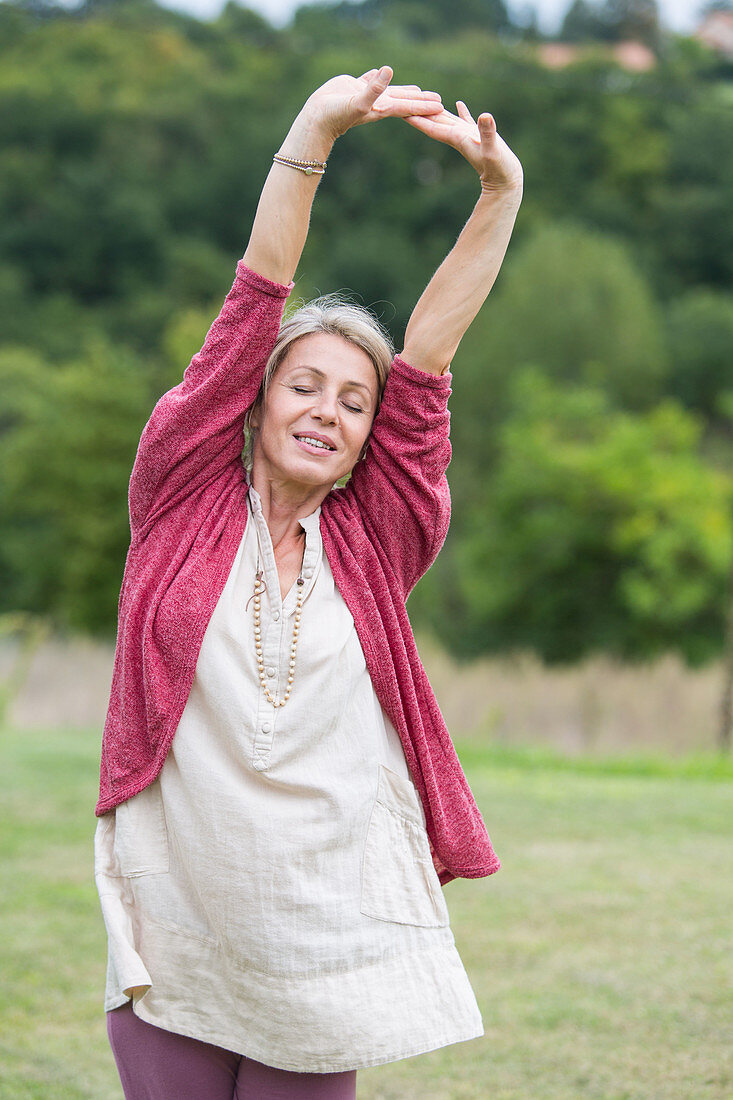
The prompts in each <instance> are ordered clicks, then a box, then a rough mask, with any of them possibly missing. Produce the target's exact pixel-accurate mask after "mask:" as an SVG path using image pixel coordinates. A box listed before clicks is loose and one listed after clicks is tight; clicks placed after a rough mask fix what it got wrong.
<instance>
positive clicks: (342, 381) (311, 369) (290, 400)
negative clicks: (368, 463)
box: [252, 332, 378, 490]
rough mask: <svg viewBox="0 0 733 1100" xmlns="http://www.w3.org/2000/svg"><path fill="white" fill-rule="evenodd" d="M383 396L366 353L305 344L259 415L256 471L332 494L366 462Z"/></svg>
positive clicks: (290, 356)
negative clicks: (368, 442) (362, 456)
mask: <svg viewBox="0 0 733 1100" xmlns="http://www.w3.org/2000/svg"><path fill="white" fill-rule="evenodd" d="M377 395H378V387H377V375H376V371H375V369H374V365H373V363H372V361H371V359H370V358H369V356H368V355H367V354H366V352H365V351H362V349H361V348H358V347H356V346H355V345H354V344H352V343H350V342H349V341H348V340H346V339H344V337H342V336H334V335H331V334H327V333H322V332H314V333H310V334H309V335H308V336H302V337H301V338H300V339H299V340H296V342H295V343H294V344H292V345H291V347H290V349H289V351H288V353H287V355H286V356H285V358H284V359H283V361H282V362H281V363H280V365H279V366H278V368H277V370H276V371H275V374H274V375H273V377H272V380H271V382H270V386H269V388H268V391H267V395H266V398H265V404H264V408H261V409H258V410H257V411H256V412H255V413H253V416H252V425H253V427H255V428H256V429H257V434H256V436H255V440H254V449H253V470H256V471H257V475H258V476H264V477H267V478H269V479H271V480H277V481H281V482H282V481H286V482H297V483H300V484H302V485H308V486H312V487H316V486H319V487H323V488H326V489H327V490H330V489H331V487H332V486H333V485H334V484H335V482H337V481H338V480H339V478H341V477H343V476H344V475H345V474H347V473H349V471H350V470H352V469H353V467H354V466H355V465H356V462H357V461H358V459H359V455H360V453H361V450H362V447H363V446H364V444H365V442H366V440H367V436H368V435H369V431H370V429H371V426H372V420H373V419H374V413H375V411H376V407H377Z"/></svg>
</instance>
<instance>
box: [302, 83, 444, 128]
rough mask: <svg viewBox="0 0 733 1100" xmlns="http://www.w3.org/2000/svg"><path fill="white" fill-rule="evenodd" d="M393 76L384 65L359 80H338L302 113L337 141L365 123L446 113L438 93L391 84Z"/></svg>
mask: <svg viewBox="0 0 733 1100" xmlns="http://www.w3.org/2000/svg"><path fill="white" fill-rule="evenodd" d="M393 75H394V74H393V72H392V69H391V68H390V67H389V65H382V67H381V69H370V71H369V72H367V73H363V74H362V75H361V76H359V77H356V76H347V75H345V74H344V75H341V76H334V77H332V78H331V79H330V80H327V81H326V83H325V84H323V85H321V87H320V88H317V89H316V91H315V92H313V93H312V95H310V96H309V97H308V99H307V100H306V103H305V106H304V107H303V111H302V112H301V113H302V114H304V115H305V116H306V117H307V118H308V121H309V122H310V123H311V124H312V125H315V126H316V127H318V128H319V129H322V131H323V133H324V135H325V136H326V137H327V138H328V139H329V140H330V141H335V140H336V138H337V137H340V136H341V135H342V134H345V133H346V131H347V130H350V129H351V128H352V127H353V126H360V125H361V124H362V123H364V122H373V121H374V120H376V119H379V118H407V117H408V116H414V115H418V116H424V115H434V114H437V113H439V112H440V111H442V109H443V105H442V103H441V99H440V95H439V94H438V92H424V91H423V90H422V89H421V88H419V87H418V86H417V85H416V84H391V83H390V81H391V80H392V77H393Z"/></svg>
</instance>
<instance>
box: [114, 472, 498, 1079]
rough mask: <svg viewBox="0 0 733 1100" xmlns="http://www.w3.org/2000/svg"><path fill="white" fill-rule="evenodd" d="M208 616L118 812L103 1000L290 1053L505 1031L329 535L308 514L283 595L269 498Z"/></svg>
mask: <svg viewBox="0 0 733 1100" xmlns="http://www.w3.org/2000/svg"><path fill="white" fill-rule="evenodd" d="M249 502H250V507H251V510H252V516H251V522H248V523H247V525H246V527H245V532H244V536H243V538H242V542H241V544H240V546H239V549H238V551H237V554H236V557H235V560H234V563H233V565H232V568H231V571H230V574H229V577H228V579H227V582H226V585H225V587H224V589H223V591H222V594H221V596H220V598H219V601H218V603H217V606H216V608H215V610H214V613H213V615H212V617H211V620H210V622H209V625H208V627H207V630H206V634H205V636H204V640H203V644H202V646H201V650H200V653H199V657H198V663H197V666H196V674H195V678H194V681H193V685H192V687H191V691H190V693H189V696H188V700H187V702H186V706H185V709H184V712H183V714H182V716H181V720H180V723H179V725H178V728H177V730H176V734H175V737H174V739H173V743H172V745H171V748H170V750H169V752H168V756H167V758H166V760H165V763H164V765H163V768H162V771H161V772H160V775H159V776H158V778H157V779H156V780H155V782H154V783H152V784H150V785H149V786H148V787H146V788H145V789H144V790H143V791H141V792H140V793H139V794H137V795H135V796H134V797H133V798H130V799H128V801H127V802H124V803H122V804H121V805H120V806H118V807H117V809H116V810H113V811H111V812H110V813H108V814H105V815H104V816H103V817H100V818H99V820H98V823H97V829H96V835H95V875H96V882H97V888H98V891H99V896H100V901H101V906H102V912H103V916H104V920H105V924H106V928H107V934H108V963H107V981H106V991H105V1000H104V1007H105V1010H107V1011H109V1010H111V1009H113V1008H116V1007H119V1006H120V1005H122V1004H125V1003H126V1002H127V1001H128V1000H129V999H130V998H131V996H132V1000H133V1009H134V1011H135V1013H136V1014H137V1015H138V1016H139V1017H140V1018H141V1019H143V1020H146V1021H147V1022H148V1023H151V1024H154V1025H156V1026H157V1027H162V1028H164V1029H166V1030H168V1031H173V1032H177V1033H179V1034H181V1035H188V1036H191V1037H192V1038H195V1039H201V1040H204V1041H206V1042H209V1043H215V1044H216V1045H217V1046H221V1047H224V1048H226V1049H228V1050H233V1051H235V1052H237V1053H239V1054H243V1055H246V1056H247V1057H250V1058H254V1059H255V1060H257V1061H260V1062H264V1063H265V1064H267V1065H271V1066H276V1067H278V1068H280V1069H286V1070H295V1071H300V1072H316V1073H327V1072H338V1071H343V1070H350V1069H358V1068H362V1067H367V1066H374V1065H379V1064H381V1063H384V1062H391V1061H395V1060H397V1059H400V1058H407V1057H410V1056H411V1055H416V1054H421V1053H424V1052H425V1051H429V1050H434V1049H436V1048H437V1047H441V1046H445V1045H448V1044H450V1043H456V1042H461V1041H463V1040H466V1039H473V1038H476V1037H478V1036H480V1035H483V1034H484V1031H483V1023H482V1019H481V1014H480V1011H479V1008H478V1005H477V1003H476V998H475V996H474V993H473V990H472V989H471V986H470V983H469V980H468V977H467V975H466V972H465V969H464V967H463V964H462V962H461V959H460V956H459V954H458V952H457V950H456V946H455V940H454V937H453V934H452V932H451V929H450V925H449V914H448V910H447V908H446V904H445V900H444V898H443V893H442V888H441V886H440V883H439V881H438V876H437V873H436V871H435V869H434V867H433V863H432V859H431V855H430V846H429V841H428V837H427V832H426V830H425V812H424V810H423V807H422V802H421V800H420V797H419V794H418V792H417V789H416V787H415V785H414V783H413V781H412V778H411V776H410V772H409V769H408V766H407V762H406V759H405V755H404V751H403V748H402V743H401V741H400V738H399V735H398V734H397V731H396V730H395V729H394V727H393V726H392V724H391V723H390V721H389V719H388V718H387V716H386V714H385V712H384V710H383V708H382V707H381V705H380V703H379V701H378V699H377V697H376V695H375V692H374V688H373V686H372V682H371V678H370V676H369V673H368V672H367V669H366V664H365V661H364V655H363V652H362V649H361V645H360V643H359V639H358V636H357V634H356V629H355V626H354V620H353V618H352V616H351V613H350V612H349V610H348V608H347V607H346V604H345V603H344V600H343V598H342V596H341V594H340V593H339V591H338V589H337V588H336V585H335V583H334V580H333V576H332V573H331V569H330V567H329V564H328V559H327V558H326V556H325V554H324V553H323V547H322V543H321V534H320V526H319V519H320V511H321V510H320V507H319V508H318V509H316V511H315V512H313V513H311V514H310V515H308V516H304V517H303V518H302V519H300V520H299V522H300V525H301V527H302V528H303V529H304V531H305V534H306V537H305V550H304V558H303V567H302V573H303V577H304V579H305V586H304V588H303V604H302V618H301V625H300V632H299V640H298V647H297V656H296V665H295V672H294V683H293V689H292V694H291V695H290V698H289V699H288V702H287V703H286V705H285V706H284V707H275V706H273V705H272V703H270V702H269V701H268V699H267V696H266V695H265V692H264V691H263V689H262V686H261V684H260V680H259V673H258V668H257V659H256V655H255V646H254V626H253V613H254V612H253V601H251V600H250V597H251V595H252V592H253V589H254V579H255V570H256V563H257V560H258V553H259V562H260V567H261V568H262V569H263V572H264V581H265V585H266V592H265V593H263V596H262V602H261V629H262V649H263V655H264V662H265V674H266V677H267V683H268V687H269V690H270V693H271V694H272V695H273V696H274V697H275V698H280V697H282V696H283V695H284V693H285V691H286V688H287V678H288V670H289V662H290V647H291V644H292V636H293V634H292V626H293V615H294V611H295V606H296V600H297V585H293V587H292V588H291V589H290V591H289V592H288V593H287V595H286V597H285V599H284V600H283V599H281V594H280V585H279V579H278V574H277V566H276V562H275V555H274V551H273V547H272V541H271V538H270V534H269V529H268V527H267V523H266V521H265V518H264V515H263V512H262V506H261V501H260V499H259V496H258V494H257V492H256V491H255V490H254V488H252V487H250V489H249Z"/></svg>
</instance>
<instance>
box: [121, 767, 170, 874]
mask: <svg viewBox="0 0 733 1100" xmlns="http://www.w3.org/2000/svg"><path fill="white" fill-rule="evenodd" d="M114 850H115V855H116V857H117V861H118V863H119V868H120V874H122V875H125V876H126V877H127V878H139V877H140V876H142V875H164V874H167V873H168V871H169V870H170V852H169V849H168V827H167V825H166V820H165V811H164V809H163V796H162V794H161V790H160V780H159V779H156V780H154V782H152V783H150V784H149V785H148V786H147V787H145V789H144V790H142V791H140V792H139V793H138V794H136V795H133V797H132V798H128V800H127V801H126V802H121V803H120V805H119V806H118V807H117V808H116V810H115V841H114Z"/></svg>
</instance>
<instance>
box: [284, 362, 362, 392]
mask: <svg viewBox="0 0 733 1100" xmlns="http://www.w3.org/2000/svg"><path fill="white" fill-rule="evenodd" d="M293 370H309V371H310V372H311V374H317V375H318V377H319V378H325V377H326V372H325V371H322V370H319V368H318V367H309V366H307V365H306V364H305V363H298V365H297V367H293ZM346 385H347V386H356V387H358V388H359V389H360V390H366V392H367V393H368V394H369V396H370V397H371V393H372V391H371V389H370V387H369V386H367V385H366V383H364V382H355V381H351V382H347V383H346Z"/></svg>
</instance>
